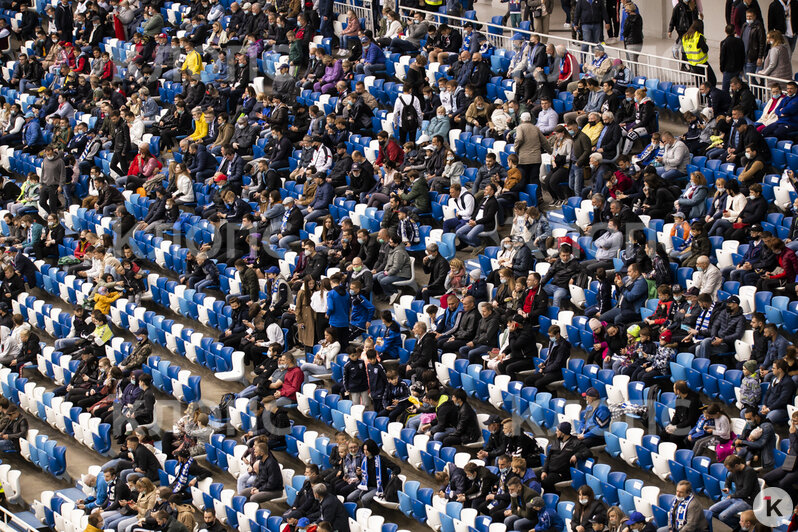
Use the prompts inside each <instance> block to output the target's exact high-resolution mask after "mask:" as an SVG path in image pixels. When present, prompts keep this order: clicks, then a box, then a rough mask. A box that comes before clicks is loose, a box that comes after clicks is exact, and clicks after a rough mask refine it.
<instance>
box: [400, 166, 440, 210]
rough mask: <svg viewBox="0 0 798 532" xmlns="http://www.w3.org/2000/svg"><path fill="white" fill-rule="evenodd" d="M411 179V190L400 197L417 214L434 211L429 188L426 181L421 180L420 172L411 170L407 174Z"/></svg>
mask: <svg viewBox="0 0 798 532" xmlns="http://www.w3.org/2000/svg"><path fill="white" fill-rule="evenodd" d="M407 177H409V178H410V181H411V185H410V190H409V191H407V192H405V193H404V194H401V195H400V196H399V197H400V198H401V199H402V200H403V201H406V202H407V203H408V204H410V203H412V205H408V208H409V209H410V210H411V211H412V212H414V213H415V214H420V213H428V212H431V211H432V205H431V204H430V200H429V186H428V185H427V180H426V179H421V177H420V175H419V173H418V171H416V170H411V171H410V172H408V173H407Z"/></svg>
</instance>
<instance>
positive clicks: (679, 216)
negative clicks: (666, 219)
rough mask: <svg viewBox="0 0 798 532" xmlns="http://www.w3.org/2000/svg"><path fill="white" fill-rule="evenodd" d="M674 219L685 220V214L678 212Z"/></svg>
mask: <svg viewBox="0 0 798 532" xmlns="http://www.w3.org/2000/svg"><path fill="white" fill-rule="evenodd" d="M673 217H674V218H681V219H682V220H684V213H683V212H681V211H679V212H676V213H674V214H673Z"/></svg>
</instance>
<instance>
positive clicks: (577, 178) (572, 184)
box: [568, 162, 585, 196]
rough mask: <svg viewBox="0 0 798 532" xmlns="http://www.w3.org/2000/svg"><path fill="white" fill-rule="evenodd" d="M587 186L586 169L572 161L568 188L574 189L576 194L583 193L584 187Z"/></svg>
mask: <svg viewBox="0 0 798 532" xmlns="http://www.w3.org/2000/svg"><path fill="white" fill-rule="evenodd" d="M584 186H585V174H584V170H583V169H582V168H580V167H579V166H577V165H576V163H574V162H571V168H570V169H569V170H568V188H570V189H571V190H573V192H574V196H581V195H582V188H584Z"/></svg>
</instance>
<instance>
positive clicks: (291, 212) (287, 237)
mask: <svg viewBox="0 0 798 532" xmlns="http://www.w3.org/2000/svg"><path fill="white" fill-rule="evenodd" d="M283 206H284V207H285V210H286V214H285V215H283V221H282V222H281V224H280V231H279V232H278V233H277V234H276V235H272V236H271V237H270V239H269V240H270V241H271V243H272V244H276V245H277V246H278V247H281V248H284V249H285V248H288V246H289V245H291V243H292V242H296V241H297V240H299V230H300V229H302V227H304V225H305V219H304V217H303V216H302V211H300V210H299V208H298V207H297V206H296V205H295V204H294V198H292V197H291V196H288V197H287V198H285V199H284V200H283Z"/></svg>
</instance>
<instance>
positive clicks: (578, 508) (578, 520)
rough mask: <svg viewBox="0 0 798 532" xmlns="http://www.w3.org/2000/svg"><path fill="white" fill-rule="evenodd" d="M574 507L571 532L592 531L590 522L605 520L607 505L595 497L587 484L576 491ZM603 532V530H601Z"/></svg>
mask: <svg viewBox="0 0 798 532" xmlns="http://www.w3.org/2000/svg"><path fill="white" fill-rule="evenodd" d="M576 497H577V499H576V505H575V506H574V511H573V515H572V517H571V532H590V531H591V530H594V529H593V526H592V524H591V522H593V521H602V520H603V521H604V523H605V524H606V520H607V505H606V504H604V502H603V501H601V499H596V495H595V493H594V492H593V490H592V489H591V487H590V486H588V485H587V484H583V485H582V486H580V487H579V489H578V490H577V491H576ZM602 530H603V529H602Z"/></svg>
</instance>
